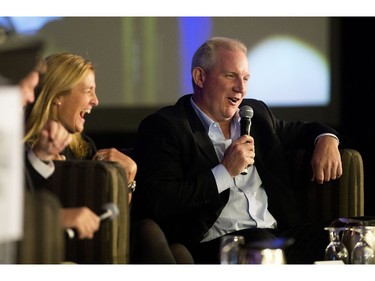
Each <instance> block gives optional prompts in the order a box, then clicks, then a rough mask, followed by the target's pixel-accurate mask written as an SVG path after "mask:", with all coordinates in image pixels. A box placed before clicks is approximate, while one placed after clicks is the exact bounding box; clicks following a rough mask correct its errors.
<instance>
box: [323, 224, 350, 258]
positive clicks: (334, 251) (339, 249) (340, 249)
mask: <svg viewBox="0 0 375 281" xmlns="http://www.w3.org/2000/svg"><path fill="white" fill-rule="evenodd" d="M324 229H325V230H328V231H329V240H330V242H329V244H328V246H327V247H326V249H325V259H326V260H342V261H343V262H344V263H346V264H347V263H349V252H348V249H347V248H346V246H345V244H344V243H343V242H342V241H341V238H340V233H341V232H342V231H344V230H345V229H346V228H345V227H325V228H324Z"/></svg>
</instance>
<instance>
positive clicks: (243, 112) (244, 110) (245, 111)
mask: <svg viewBox="0 0 375 281" xmlns="http://www.w3.org/2000/svg"><path fill="white" fill-rule="evenodd" d="M253 115H254V110H253V109H252V108H251V107H250V106H248V105H243V106H241V108H240V117H241V118H247V119H251V118H252V117H253Z"/></svg>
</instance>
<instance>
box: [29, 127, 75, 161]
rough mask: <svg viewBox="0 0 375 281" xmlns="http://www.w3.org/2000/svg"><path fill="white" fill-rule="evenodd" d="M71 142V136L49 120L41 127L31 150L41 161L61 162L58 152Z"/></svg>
mask: <svg viewBox="0 0 375 281" xmlns="http://www.w3.org/2000/svg"><path fill="white" fill-rule="evenodd" d="M71 140H72V136H71V134H70V133H69V132H68V131H67V130H66V129H65V128H64V126H63V125H61V124H60V123H59V122H56V121H53V120H49V121H48V122H47V123H46V124H45V125H44V127H43V129H42V131H41V133H40V135H39V137H38V140H37V141H36V142H35V143H34V145H33V147H32V150H33V152H34V154H35V155H36V156H37V157H38V158H39V159H40V160H42V161H50V160H62V158H61V156H60V154H59V153H60V152H61V151H62V150H63V149H64V148H65V147H66V146H67V145H69V143H70V142H71Z"/></svg>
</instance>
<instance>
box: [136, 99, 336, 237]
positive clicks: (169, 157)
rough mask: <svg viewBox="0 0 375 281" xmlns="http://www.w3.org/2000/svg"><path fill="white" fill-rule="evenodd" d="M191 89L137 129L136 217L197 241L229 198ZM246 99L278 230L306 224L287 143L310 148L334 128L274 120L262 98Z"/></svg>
mask: <svg viewBox="0 0 375 281" xmlns="http://www.w3.org/2000/svg"><path fill="white" fill-rule="evenodd" d="M190 98H191V95H186V96H183V97H181V98H180V99H179V100H178V102H177V103H176V104H175V105H174V106H168V107H165V108H163V109H161V110H159V111H157V112H156V113H154V114H152V115H150V116H148V117H146V118H145V119H144V120H143V121H142V122H141V124H140V126H139V128H138V134H137V141H136V147H135V152H136V157H137V158H136V161H137V164H138V173H137V190H136V192H135V193H134V195H133V202H132V216H133V219H134V220H136V219H139V218H145V217H149V218H152V219H154V220H155V221H157V222H158V223H159V224H160V226H161V227H162V229H163V230H164V232H165V233H166V235H167V237H168V239H169V240H170V242H174V241H177V242H182V243H185V244H189V243H198V242H199V241H200V240H201V239H202V237H203V235H204V233H205V232H206V231H207V230H208V229H209V228H210V227H211V226H212V224H213V223H214V222H215V221H216V219H217V218H218V216H219V215H220V212H221V211H222V209H223V208H224V206H225V204H226V203H227V201H228V197H229V189H228V190H226V191H224V192H222V193H221V194H219V193H218V191H217V186H216V182H215V179H214V177H213V174H212V172H211V168H213V167H214V166H216V165H218V164H219V160H218V158H217V156H216V153H215V150H214V147H213V145H212V142H211V140H210V138H209V137H208V134H207V132H206V130H205V128H204V126H203V124H202V122H201V121H200V119H199V117H198V116H197V115H196V113H195V111H194V109H193V108H192V106H191V104H190ZM243 104H247V105H250V106H251V107H252V108H253V110H254V116H253V118H252V126H251V135H252V136H253V138H254V140H255V146H256V157H255V166H256V167H257V170H258V172H259V175H260V177H261V179H262V182H263V186H264V188H265V189H266V192H267V195H268V200H269V202H268V203H269V210H270V212H271V214H272V215H273V216H274V217H275V218H276V220H277V223H278V227H279V228H286V227H291V226H295V225H298V224H300V223H302V222H303V218H301V217H300V211H299V210H298V208H297V204H296V201H295V197H294V195H293V192H292V189H291V182H290V178H289V171H288V167H287V165H286V159H285V149H286V148H288V147H308V146H310V147H313V145H314V140H315V138H316V137H317V136H318V135H319V134H321V133H326V132H329V133H334V134H336V135H338V134H337V132H336V131H335V130H333V129H331V128H329V127H328V126H325V125H323V124H320V123H307V122H294V123H288V122H285V121H281V120H277V119H276V118H275V116H274V115H273V114H272V112H271V111H270V109H269V108H268V107H267V106H266V105H265V104H264V103H263V102H261V101H258V100H254V99H247V100H244V101H243Z"/></svg>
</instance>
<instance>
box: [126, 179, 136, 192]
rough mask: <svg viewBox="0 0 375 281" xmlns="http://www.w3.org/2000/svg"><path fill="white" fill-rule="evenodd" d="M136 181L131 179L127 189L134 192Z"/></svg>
mask: <svg viewBox="0 0 375 281" xmlns="http://www.w3.org/2000/svg"><path fill="white" fill-rule="evenodd" d="M136 185H137V184H136V182H135V181H132V182H130V183H129V184H128V190H129V192H134V191H135V187H136Z"/></svg>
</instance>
